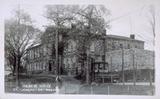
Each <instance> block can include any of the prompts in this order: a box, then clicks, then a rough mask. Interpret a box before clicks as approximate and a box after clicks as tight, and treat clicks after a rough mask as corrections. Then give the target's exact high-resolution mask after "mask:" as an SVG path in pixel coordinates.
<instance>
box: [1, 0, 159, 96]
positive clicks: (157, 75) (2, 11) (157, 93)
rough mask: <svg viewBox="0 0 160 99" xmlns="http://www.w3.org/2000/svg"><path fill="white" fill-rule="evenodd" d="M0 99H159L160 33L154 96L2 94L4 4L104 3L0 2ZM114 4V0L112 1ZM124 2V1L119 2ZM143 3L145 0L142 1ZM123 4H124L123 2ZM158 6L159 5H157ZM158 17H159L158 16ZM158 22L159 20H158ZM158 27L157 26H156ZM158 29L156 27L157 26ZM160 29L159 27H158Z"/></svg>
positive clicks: (70, 0)
mask: <svg viewBox="0 0 160 99" xmlns="http://www.w3.org/2000/svg"><path fill="white" fill-rule="evenodd" d="M0 1H1V4H0V14H1V15H0V43H1V45H0V78H1V81H0V99H35V98H39V99H44V98H46V99H56V98H59V99H71V98H78V99H82V98H83V99H86V98H92V99H99V98H107V99H113V98H118V99H128V98H129V99H135V98H136V99H160V95H159V93H160V89H159V88H160V72H159V71H160V67H159V66H160V61H159V59H160V46H159V42H160V35H159V32H160V31H156V32H157V33H156V46H155V55H156V58H155V61H156V62H155V65H156V66H155V68H156V83H155V85H156V94H155V95H154V96H129V95H128V96H127V95H109V96H107V95H53V94H41V95H40V94H38V95H36V94H6V93H4V17H3V15H2V14H3V13H5V12H4V8H5V7H4V6H5V5H6V4H18V3H19V2H20V3H22V4H33V5H37V4H62V3H63V4H104V3H105V2H106V1H105V0H101V1H98V0H97V1H96V0H88V1H87V0H0ZM114 1H115V2H116V0H114ZM120 1H124V0H120ZM144 1H145V0H144ZM146 1H151V2H156V1H158V0H146ZM124 3H125V2H124ZM159 5H160V3H159ZM159 17H160V16H159ZM159 22H160V20H159ZM158 25H159V24H158ZM157 27H158V26H157ZM158 28H160V26H159V27H158Z"/></svg>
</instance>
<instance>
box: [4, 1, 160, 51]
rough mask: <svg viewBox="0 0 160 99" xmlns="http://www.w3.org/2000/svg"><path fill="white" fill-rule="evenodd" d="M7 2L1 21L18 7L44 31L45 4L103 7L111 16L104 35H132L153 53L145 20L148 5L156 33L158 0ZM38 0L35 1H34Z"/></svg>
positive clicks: (149, 31) (147, 17)
mask: <svg viewBox="0 0 160 99" xmlns="http://www.w3.org/2000/svg"><path fill="white" fill-rule="evenodd" d="M10 1H11V2H5V1H4V2H2V3H3V5H2V7H1V8H3V12H4V13H3V16H4V19H9V18H10V17H12V16H13V14H14V9H16V8H17V7H18V4H20V7H21V9H24V11H25V12H27V13H29V14H30V15H31V18H32V19H33V20H34V25H35V26H36V27H38V28H39V29H41V30H42V31H44V28H45V25H47V24H48V22H49V21H48V20H47V19H46V18H45V17H44V15H45V7H44V6H45V5H46V4H95V5H96V4H103V5H105V6H106V8H107V9H109V10H110V12H111V15H110V16H109V20H113V21H111V22H110V24H109V25H110V26H111V28H110V29H107V34H113V35H121V36H127V37H129V35H130V34H135V37H136V39H138V40H143V41H145V49H148V50H153V48H154V46H153V42H154V37H153V34H152V32H151V28H150V24H149V20H150V13H149V6H150V5H154V6H155V11H156V22H157V23H156V32H157V33H158V31H160V29H159V28H157V27H158V26H160V25H159V24H160V23H159V22H160V7H159V6H160V0H102V1H101V2H97V1H95V0H91V1H92V2H91V1H85V3H84V2H83V0H77V2H76V3H75V2H74V0H70V2H68V1H66V0H64V1H63V2H60V1H62V0H60V1H59V2H57V1H55V2H54V0H52V1H51V0H46V1H45V0H39V1H38V0H34V1H31V0H26V1H24V0H10ZM37 1H38V2H37Z"/></svg>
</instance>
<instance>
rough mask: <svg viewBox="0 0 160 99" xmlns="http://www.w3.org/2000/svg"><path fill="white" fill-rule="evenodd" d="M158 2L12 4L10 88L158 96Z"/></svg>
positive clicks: (7, 42)
mask: <svg viewBox="0 0 160 99" xmlns="http://www.w3.org/2000/svg"><path fill="white" fill-rule="evenodd" d="M120 1H121V2H120ZM144 1H146V2H144ZM157 2H158V0H157V1H156V2H152V1H151V0H139V1H138V0H119V1H116V0H113V1H111V0H106V2H105V3H101V4H99V3H97V4H96V3H95V4H90V3H89V4H88V3H86V4H85V3H83V4H78V3H77V4H63V3H62V4H52V3H51V4H46V3H44V4H43V3H41V4H39V5H38V4H37V5H36V4H25V3H23V2H17V3H16V4H8V5H6V6H5V7H6V9H5V10H6V12H5V14H4V93H6V94H28V95H29V94H52V95H57V94H61V95H130V96H154V95H155V93H156V90H155V89H156V84H155V81H156V75H155V71H156V68H155V56H156V55H155V45H156V43H155V37H156V33H157V31H158V29H157V24H159V23H158V22H160V19H158V18H159V17H160V13H159V12H160V9H159V8H158V6H159V5H160V4H158V3H157ZM159 3H160V2H159ZM158 72H159V71H158Z"/></svg>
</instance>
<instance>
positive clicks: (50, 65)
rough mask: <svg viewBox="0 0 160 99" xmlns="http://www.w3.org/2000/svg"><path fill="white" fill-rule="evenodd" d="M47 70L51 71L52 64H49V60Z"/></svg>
mask: <svg viewBox="0 0 160 99" xmlns="http://www.w3.org/2000/svg"><path fill="white" fill-rule="evenodd" d="M48 69H49V71H52V64H51V62H49V68H48Z"/></svg>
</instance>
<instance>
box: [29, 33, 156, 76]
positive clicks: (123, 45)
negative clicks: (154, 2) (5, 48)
mask: <svg viewBox="0 0 160 99" xmlns="http://www.w3.org/2000/svg"><path fill="white" fill-rule="evenodd" d="M50 37H52V36H50ZM52 39H53V38H52ZM52 41H54V40H52ZM53 47H54V45H53V44H52V43H51V42H47V43H40V44H38V45H35V46H33V47H32V48H30V49H28V53H27V57H28V58H27V71H28V72H29V73H38V72H39V73H44V72H45V73H46V72H47V73H50V72H52V74H53V73H56V64H55V57H54V55H55V54H53ZM77 48H78V44H77V41H76V40H74V39H71V38H69V39H68V40H67V46H65V48H64V54H63V57H60V59H59V60H60V61H59V64H60V68H61V71H63V73H62V74H66V75H77V74H79V73H80V72H81V70H82V69H86V62H84V63H83V64H82V63H81V62H80V61H79V58H78V55H77ZM89 52H90V53H89V54H90V56H91V58H92V59H94V62H105V63H107V64H108V65H107V69H108V70H107V71H105V72H112V71H121V70H122V69H121V67H122V53H123V58H124V59H123V60H124V70H133V55H134V57H135V58H134V61H135V62H134V64H135V65H134V66H136V68H137V69H145V68H147V69H153V68H154V52H153V51H147V50H144V41H140V40H136V39H135V36H134V35H130V37H124V36H116V35H104V36H97V37H95V38H94V39H93V40H92V42H91V44H90V48H89ZM82 65H83V66H82Z"/></svg>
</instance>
